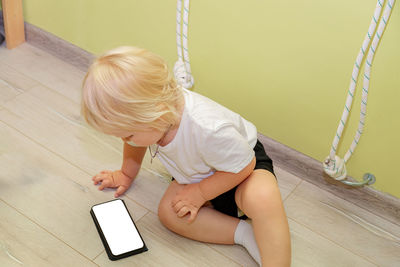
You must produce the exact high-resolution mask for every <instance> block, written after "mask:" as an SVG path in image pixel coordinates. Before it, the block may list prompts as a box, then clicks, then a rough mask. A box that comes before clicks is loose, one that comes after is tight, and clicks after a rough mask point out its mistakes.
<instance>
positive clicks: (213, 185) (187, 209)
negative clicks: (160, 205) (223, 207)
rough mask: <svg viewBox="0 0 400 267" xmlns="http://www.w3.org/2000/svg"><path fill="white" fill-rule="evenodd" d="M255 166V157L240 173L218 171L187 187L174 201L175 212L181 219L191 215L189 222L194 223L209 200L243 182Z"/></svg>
mask: <svg viewBox="0 0 400 267" xmlns="http://www.w3.org/2000/svg"><path fill="white" fill-rule="evenodd" d="M255 165H256V159H255V157H254V158H253V160H252V161H251V162H250V163H249V164H248V165H247V166H246V167H245V168H244V169H243V170H241V171H240V172H239V173H230V172H221V171H216V172H215V173H214V174H213V175H211V176H210V177H208V178H206V179H203V180H202V181H201V182H200V183H197V184H188V185H186V186H185V187H184V189H183V190H182V191H180V192H179V193H178V194H177V195H176V197H175V198H174V199H173V201H172V206H173V208H174V210H175V212H176V213H177V215H178V216H179V217H183V216H185V215H186V214H187V213H190V217H189V222H191V221H193V220H194V219H195V217H196V216H197V212H198V210H199V209H200V208H201V206H202V205H203V204H204V203H205V202H206V201H207V200H211V199H214V198H215V197H217V196H219V195H221V194H222V193H225V192H227V191H228V190H230V189H232V188H234V187H235V186H237V185H238V184H240V183H241V182H243V181H244V180H245V179H246V178H247V177H249V175H250V174H251V173H252V172H253V170H254V167H255Z"/></svg>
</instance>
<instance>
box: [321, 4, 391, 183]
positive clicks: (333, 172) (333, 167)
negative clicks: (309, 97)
mask: <svg viewBox="0 0 400 267" xmlns="http://www.w3.org/2000/svg"><path fill="white" fill-rule="evenodd" d="M394 2H395V0H387V3H386V6H385V9H384V11H383V15H382V17H381V13H382V8H383V3H384V0H378V2H377V4H376V8H375V12H374V16H373V17H372V20H371V23H370V26H369V29H368V32H367V35H366V36H365V39H364V42H363V44H362V47H361V49H360V52H359V53H358V56H357V59H356V62H355V63H354V67H353V73H352V76H351V80H350V88H349V91H348V95H347V100H346V104H345V107H344V110H343V114H342V117H341V119H340V122H339V126H338V128H337V131H336V135H335V137H334V139H333V143H332V146H331V151H330V154H329V156H328V157H327V158H326V159H325V161H324V163H323V167H324V170H325V172H326V173H327V174H328V175H329V176H331V177H333V178H334V179H336V180H343V179H345V178H346V176H347V171H346V163H347V161H348V160H349V159H350V157H351V155H352V154H353V153H354V150H355V149H356V147H357V145H358V142H359V140H360V137H361V134H362V133H363V129H364V126H365V116H366V115H367V99H368V90H369V81H370V74H371V68H372V61H373V59H374V56H375V52H376V50H377V48H378V45H379V41H380V40H381V38H382V36H383V33H384V30H385V28H386V25H387V23H388V21H389V17H390V14H391V12H392V9H393V5H394ZM379 17H381V19H380V21H379V26H378V29H377V31H376V33H375V35H374V32H375V29H376V26H377V25H378V20H379ZM372 36H374V38H373V39H372ZM371 39H372V44H371V46H370V42H371ZM369 46H370V47H369ZM368 47H369V50H368ZM366 51H368V55H367V58H366V60H365V63H366V65H365V68H364V76H363V79H364V80H363V89H362V96H361V111H360V120H359V124H358V129H357V131H356V133H355V136H354V138H353V142H352V144H351V145H350V148H349V150H348V151H347V153H346V154H345V156H344V159H341V158H340V157H338V156H337V155H336V151H337V147H338V144H339V141H340V138H341V137H342V133H343V129H344V127H345V125H346V122H347V118H348V116H349V113H350V110H351V106H352V103H353V100H354V92H355V89H356V85H357V78H358V73H359V71H360V68H361V65H362V62H363V59H364V57H365V55H366Z"/></svg>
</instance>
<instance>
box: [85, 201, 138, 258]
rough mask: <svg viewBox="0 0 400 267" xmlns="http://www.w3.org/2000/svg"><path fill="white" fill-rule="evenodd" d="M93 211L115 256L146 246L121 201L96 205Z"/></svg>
mask: <svg viewBox="0 0 400 267" xmlns="http://www.w3.org/2000/svg"><path fill="white" fill-rule="evenodd" d="M92 211H93V214H94V215H95V217H96V219H97V222H98V224H99V226H100V228H101V231H102V232H103V235H104V238H105V239H106V242H107V244H108V246H109V248H110V250H111V253H112V254H113V255H115V256H118V255H121V254H124V253H127V252H131V251H134V250H137V249H141V248H143V247H144V246H145V245H144V242H143V240H142V238H141V236H140V234H139V232H138V230H137V229H136V226H135V224H134V223H133V220H132V218H131V216H130V215H129V212H128V210H127V209H126V207H125V204H124V203H123V201H122V200H121V199H116V200H113V201H110V202H106V203H102V204H98V205H95V206H93V207H92Z"/></svg>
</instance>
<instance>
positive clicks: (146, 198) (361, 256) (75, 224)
mask: <svg viewBox="0 0 400 267" xmlns="http://www.w3.org/2000/svg"><path fill="white" fill-rule="evenodd" d="M83 76H84V73H83V72H82V71H80V70H78V69H77V68H75V67H73V66H71V65H69V64H67V63H65V62H63V61H61V60H59V59H57V58H55V57H53V56H50V55H49V54H47V53H45V52H43V51H42V50H39V49H37V48H34V47H32V46H31V45H29V44H27V43H25V44H23V45H21V46H20V47H18V48H16V49H13V50H7V49H6V48H5V47H4V44H3V45H2V46H1V47H0V218H1V219H0V266H19V265H25V266H40V267H42V266H95V265H98V266H174V267H175V266H256V264H255V262H254V261H253V260H252V259H251V258H250V256H249V255H248V254H247V252H246V251H245V250H244V249H243V248H242V247H240V246H223V245H213V244H205V243H200V242H196V241H192V240H188V239H185V238H182V237H180V236H177V235H175V234H174V233H172V232H170V231H169V230H167V229H166V228H164V227H163V226H162V225H161V224H160V222H159V221H158V218H157V215H156V211H157V205H158V202H159V200H160V198H161V196H162V194H163V192H164V190H165V189H166V188H167V186H168V180H167V179H166V178H165V176H166V173H165V170H164V169H163V168H162V167H161V165H160V163H159V162H155V163H154V162H153V164H152V165H151V164H150V160H149V157H148V156H146V159H145V160H144V166H143V168H142V170H141V172H140V173H139V176H138V178H137V179H136V181H135V183H134V184H133V186H132V187H131V189H130V190H129V191H128V193H127V194H126V195H125V196H124V197H123V199H124V200H125V201H126V204H127V206H128V208H129V210H130V212H131V214H132V215H133V217H134V220H135V221H136V223H137V226H138V228H139V230H140V232H141V233H142V236H143V238H144V240H145V242H146V243H147V246H148V248H149V251H148V252H145V253H142V254H140V255H136V256H133V257H129V258H127V259H123V260H120V261H116V262H112V261H110V260H108V258H107V255H106V253H105V251H104V248H103V245H102V243H101V241H100V238H99V236H98V234H97V232H96V228H95V227H94V224H93V221H92V218H91V217H90V214H89V211H90V208H91V206H92V205H94V204H97V203H100V202H103V201H107V200H110V199H112V198H113V191H112V190H109V191H105V192H100V191H98V190H97V189H96V187H95V186H93V185H92V182H91V180H90V177H91V176H92V175H94V174H95V173H97V172H98V171H100V170H103V169H117V168H119V167H120V164H121V155H122V153H121V152H122V150H121V148H122V143H121V141H120V140H118V139H116V138H112V137H109V136H105V135H102V134H100V133H98V132H96V131H94V130H92V129H90V128H89V127H87V126H86V125H85V124H84V123H83V121H82V118H81V117H80V108H79V107H80V86H81V82H82V79H83ZM276 172H277V178H278V181H279V184H280V188H281V192H282V197H283V199H284V204H285V208H286V212H287V215H288V218H289V224H290V230H291V236H292V250H293V252H292V254H293V260H292V266H306V267H310V266H317V267H329V266H335V267H337V266H351V267H353V266H362V267H365V266H385V267H386V266H393V267H394V266H400V218H399V221H398V223H397V224H394V223H391V222H389V221H386V220H384V219H383V218H382V217H380V216H378V215H374V214H372V213H370V212H368V211H366V210H364V209H361V208H359V207H357V206H355V205H353V204H351V203H349V202H347V201H346V200H343V199H340V198H338V197H336V196H335V195H332V194H331V193H328V192H326V191H323V190H321V189H319V188H318V187H316V186H314V185H311V184H310V183H308V182H306V181H304V180H301V179H299V178H297V177H296V176H295V175H292V174H290V173H288V172H286V171H285V170H282V169H277V170H276Z"/></svg>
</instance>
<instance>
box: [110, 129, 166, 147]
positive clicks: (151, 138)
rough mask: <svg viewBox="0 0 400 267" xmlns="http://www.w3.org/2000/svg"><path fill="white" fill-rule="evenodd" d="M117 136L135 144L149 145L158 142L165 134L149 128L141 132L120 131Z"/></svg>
mask: <svg viewBox="0 0 400 267" xmlns="http://www.w3.org/2000/svg"><path fill="white" fill-rule="evenodd" d="M115 136H117V137H120V138H121V139H122V140H123V141H124V142H127V143H130V144H132V145H135V146H140V147H147V146H150V145H154V144H157V143H158V142H160V141H161V139H162V138H163V136H164V133H163V132H160V131H157V130H154V129H149V130H144V131H140V132H119V133H116V134H115Z"/></svg>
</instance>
